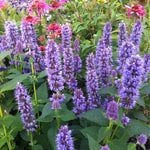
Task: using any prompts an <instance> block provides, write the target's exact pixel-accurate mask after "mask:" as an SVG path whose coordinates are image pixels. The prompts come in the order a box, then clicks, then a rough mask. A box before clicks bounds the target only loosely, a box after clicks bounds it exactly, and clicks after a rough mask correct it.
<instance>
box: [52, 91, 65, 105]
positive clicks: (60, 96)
mask: <svg viewBox="0 0 150 150" xmlns="http://www.w3.org/2000/svg"><path fill="white" fill-rule="evenodd" d="M64 99H65V95H64V94H61V93H56V94H55V93H53V95H52V97H51V98H50V101H52V102H53V101H58V102H59V103H62V102H63V101H64Z"/></svg>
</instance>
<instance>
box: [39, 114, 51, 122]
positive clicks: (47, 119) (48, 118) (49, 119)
mask: <svg viewBox="0 0 150 150" xmlns="http://www.w3.org/2000/svg"><path fill="white" fill-rule="evenodd" d="M36 121H39V122H52V121H53V118H52V116H51V115H48V116H44V117H43V116H40V117H39V118H38V119H37V120H36Z"/></svg>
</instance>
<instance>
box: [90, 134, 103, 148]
mask: <svg viewBox="0 0 150 150" xmlns="http://www.w3.org/2000/svg"><path fill="white" fill-rule="evenodd" d="M87 137H88V141H89V148H90V150H100V148H101V146H100V145H99V144H98V142H97V141H95V140H94V139H93V138H92V137H91V136H90V135H88V134H87Z"/></svg>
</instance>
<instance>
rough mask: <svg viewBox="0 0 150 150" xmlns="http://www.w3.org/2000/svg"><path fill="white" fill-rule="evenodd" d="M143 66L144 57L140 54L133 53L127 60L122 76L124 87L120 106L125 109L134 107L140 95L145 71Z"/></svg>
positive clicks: (121, 92)
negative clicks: (139, 90)
mask: <svg viewBox="0 0 150 150" xmlns="http://www.w3.org/2000/svg"><path fill="white" fill-rule="evenodd" d="M143 67H144V63H143V59H142V58H141V57H140V56H139V55H132V56H131V58H129V59H128V60H127V61H126V65H125V69H124V72H123V77H122V89H121V91H120V95H121V99H120V100H121V103H120V106H122V107H124V108H125V109H132V108H133V107H134V106H135V104H136V101H135V100H136V99H137V98H138V96H139V92H138V89H139V86H140V84H141V82H142V76H143V72H144V69H143Z"/></svg>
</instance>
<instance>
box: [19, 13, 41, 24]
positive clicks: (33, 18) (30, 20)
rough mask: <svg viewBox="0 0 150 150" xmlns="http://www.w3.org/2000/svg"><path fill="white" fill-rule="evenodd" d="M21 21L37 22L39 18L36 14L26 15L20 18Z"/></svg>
mask: <svg viewBox="0 0 150 150" xmlns="http://www.w3.org/2000/svg"><path fill="white" fill-rule="evenodd" d="M22 20H23V21H25V22H28V23H29V24H37V22H38V21H40V18H39V17H37V16H31V15H28V16H26V17H25V18H22Z"/></svg>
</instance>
